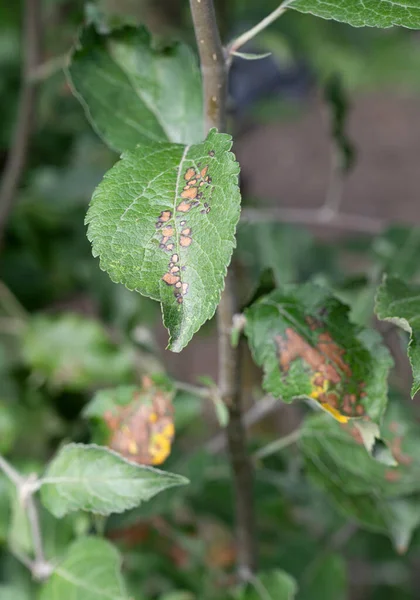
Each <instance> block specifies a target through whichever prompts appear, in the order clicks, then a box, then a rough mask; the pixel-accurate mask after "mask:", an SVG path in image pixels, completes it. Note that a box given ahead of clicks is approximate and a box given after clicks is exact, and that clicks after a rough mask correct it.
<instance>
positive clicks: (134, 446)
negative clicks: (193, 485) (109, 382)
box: [84, 377, 175, 465]
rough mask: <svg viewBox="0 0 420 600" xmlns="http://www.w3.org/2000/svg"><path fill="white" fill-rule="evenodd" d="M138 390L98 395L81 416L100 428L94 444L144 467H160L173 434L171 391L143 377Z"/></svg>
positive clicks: (107, 391)
mask: <svg viewBox="0 0 420 600" xmlns="http://www.w3.org/2000/svg"><path fill="white" fill-rule="evenodd" d="M142 384H143V385H142V386H141V387H134V386H126V387H119V388H115V389H109V390H102V391H100V392H98V393H97V394H96V395H95V397H94V398H93V400H92V401H91V402H90V403H89V404H88V405H87V407H86V409H85V411H84V415H85V416H86V417H89V418H93V419H94V420H95V421H96V422H97V424H99V425H100V428H97V430H98V429H99V431H97V435H96V437H95V438H94V441H95V442H97V443H100V444H105V445H107V446H109V448H111V450H115V451H116V452H118V453H120V454H122V455H123V456H124V457H125V458H128V459H129V460H132V461H134V462H137V463H139V464H143V465H160V464H162V463H163V462H164V461H165V460H166V458H167V457H168V456H169V454H170V452H171V444H172V440H173V438H174V435H175V426H174V416H173V412H174V411H173V405H172V400H173V392H170V391H168V390H166V389H164V388H162V387H160V386H159V385H157V384H155V383H154V382H153V381H152V379H150V378H149V377H143V380H142Z"/></svg>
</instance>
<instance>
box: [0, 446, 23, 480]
mask: <svg viewBox="0 0 420 600" xmlns="http://www.w3.org/2000/svg"><path fill="white" fill-rule="evenodd" d="M0 469H1V470H2V471H3V473H4V474H5V475H6V477H7V478H8V479H10V481H11V482H12V483H13V485H15V486H16V487H20V486H21V485H22V481H23V477H21V475H20V474H19V473H18V472H17V471H16V469H15V468H14V467H12V465H11V464H10V463H9V462H8V461H7V460H6V459H5V458H3V456H1V454H0Z"/></svg>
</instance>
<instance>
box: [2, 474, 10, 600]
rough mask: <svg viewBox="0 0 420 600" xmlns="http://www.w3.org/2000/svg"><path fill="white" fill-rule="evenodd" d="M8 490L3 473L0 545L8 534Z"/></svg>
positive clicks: (8, 483)
mask: <svg viewBox="0 0 420 600" xmlns="http://www.w3.org/2000/svg"><path fill="white" fill-rule="evenodd" d="M10 488H11V483H10V482H9V480H8V479H7V477H6V476H5V475H3V473H0V545H2V544H3V543H4V542H5V541H6V539H7V536H8V534H9V528H10V513H11V508H12V505H11V492H10ZM0 597H1V596H0Z"/></svg>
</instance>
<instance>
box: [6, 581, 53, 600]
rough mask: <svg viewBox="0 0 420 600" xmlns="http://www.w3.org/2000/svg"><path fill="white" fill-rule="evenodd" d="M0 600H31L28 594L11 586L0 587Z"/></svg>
mask: <svg viewBox="0 0 420 600" xmlns="http://www.w3.org/2000/svg"><path fill="white" fill-rule="evenodd" d="M0 598H1V600H32V599H31V597H30V596H29V593H26V591H25V590H23V589H21V588H20V587H19V586H17V585H16V586H14V585H13V584H12V585H0ZM63 600H64V599H63Z"/></svg>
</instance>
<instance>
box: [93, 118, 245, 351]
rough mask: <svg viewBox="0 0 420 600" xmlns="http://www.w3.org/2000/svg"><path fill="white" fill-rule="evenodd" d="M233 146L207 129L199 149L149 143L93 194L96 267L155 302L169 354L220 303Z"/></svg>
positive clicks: (232, 219)
mask: <svg viewBox="0 0 420 600" xmlns="http://www.w3.org/2000/svg"><path fill="white" fill-rule="evenodd" d="M231 145H232V141H231V138H230V136H228V135H225V134H221V133H217V132H216V130H215V129H212V130H211V131H210V132H209V134H208V137H207V139H206V141H205V142H203V143H202V144H197V145H194V146H186V147H184V146H181V145H175V144H165V143H153V142H149V143H147V144H143V145H141V146H139V147H138V148H136V150H134V151H132V152H126V153H125V154H124V155H123V158H122V160H121V161H119V162H118V163H117V164H116V165H115V166H114V167H113V168H112V169H111V170H110V171H108V173H107V174H106V175H105V178H104V180H103V182H102V183H101V184H100V185H99V186H98V187H97V188H96V191H95V193H94V195H93V198H92V202H91V205H90V208H89V212H88V214H87V218H86V222H87V223H88V224H89V229H88V237H89V239H90V241H91V242H92V246H93V254H94V256H99V257H100V259H101V262H100V265H101V268H102V269H103V270H105V271H107V272H108V274H109V275H110V277H111V279H112V280H113V281H115V282H117V283H123V284H124V285H125V286H126V287H127V288H128V289H131V290H136V291H138V292H140V293H141V294H143V295H145V296H148V297H150V298H153V299H154V300H158V301H159V302H160V303H161V305H162V312H163V321H164V324H165V326H166V327H167V329H168V330H169V333H170V340H169V348H170V349H171V350H173V351H174V352H179V351H180V350H182V348H184V346H186V345H187V343H188V342H189V341H190V339H191V338H192V336H193V334H194V333H195V332H196V331H198V329H199V328H200V327H201V325H202V324H203V323H204V322H205V321H207V320H208V319H210V318H211V317H212V316H213V314H214V312H215V310H216V306H217V304H218V303H219V300H220V294H221V291H222V288H223V285H224V278H225V275H226V268H227V266H228V264H229V262H230V258H231V255H232V250H233V247H234V245H235V238H234V234H235V228H236V223H237V221H238V219H239V209H240V194H239V188H238V184H237V181H238V179H237V177H238V172H239V166H238V164H237V163H236V162H235V160H234V156H233V154H231V153H230V152H229V150H230V148H231ZM199 190H200V191H199Z"/></svg>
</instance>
